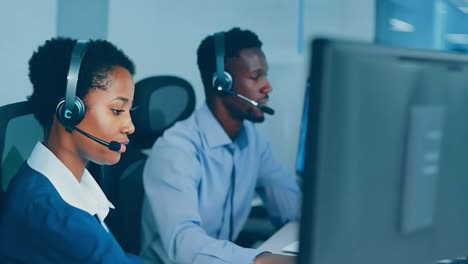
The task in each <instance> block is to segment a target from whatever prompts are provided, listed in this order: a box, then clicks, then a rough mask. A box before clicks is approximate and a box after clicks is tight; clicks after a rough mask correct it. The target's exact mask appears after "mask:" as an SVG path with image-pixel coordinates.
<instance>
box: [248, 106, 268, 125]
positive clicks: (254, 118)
mask: <svg viewBox="0 0 468 264" xmlns="http://www.w3.org/2000/svg"><path fill="white" fill-rule="evenodd" d="M245 119H247V120H249V121H250V122H252V123H263V121H265V115H260V116H257V115H255V111H254V110H253V108H249V109H248V110H247V115H246V117H245Z"/></svg>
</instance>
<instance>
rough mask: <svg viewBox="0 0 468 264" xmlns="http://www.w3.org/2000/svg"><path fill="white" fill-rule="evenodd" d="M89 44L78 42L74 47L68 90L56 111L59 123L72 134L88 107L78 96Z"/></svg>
mask: <svg viewBox="0 0 468 264" xmlns="http://www.w3.org/2000/svg"><path fill="white" fill-rule="evenodd" d="M87 46H88V43H87V42H85V41H83V40H78V41H77V42H76V43H75V46H74V47H73V51H72V55H71V60H70V67H69V69H68V74H67V90H66V95H65V98H64V99H62V100H61V101H60V102H59V103H58V104H57V108H56V109H55V114H56V116H57V119H58V121H59V122H60V123H61V124H62V125H63V126H64V127H65V129H66V130H67V131H68V132H70V133H71V132H72V131H73V130H74V129H75V126H76V125H78V124H79V123H80V122H81V121H82V120H83V118H84V116H85V113H86V106H85V104H84V103H83V100H81V99H80V98H79V97H77V96H76V88H77V85H78V76H79V74H80V67H81V62H82V61H83V57H84V55H85V53H86V47H87Z"/></svg>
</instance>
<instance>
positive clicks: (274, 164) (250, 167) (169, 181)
mask: <svg viewBox="0 0 468 264" xmlns="http://www.w3.org/2000/svg"><path fill="white" fill-rule="evenodd" d="M261 46H262V43H261V42H260V40H259V39H258V37H257V35H256V34H254V33H253V32H251V31H248V30H241V29H239V28H233V29H231V30H230V31H228V32H226V33H224V32H221V33H217V34H215V35H213V36H208V37H206V38H205V39H204V40H203V41H202V42H201V44H200V46H199V48H198V66H199V69H200V73H201V77H202V81H203V84H204V88H205V94H206V104H204V105H203V106H202V107H201V108H200V109H199V110H197V111H196V112H195V113H194V114H193V115H192V116H191V117H189V118H188V119H187V120H184V121H182V122H179V123H176V124H175V125H174V126H173V127H171V128H170V129H168V130H167V131H166V132H165V133H164V135H163V136H162V137H161V138H160V139H158V140H157V142H156V143H155V145H154V147H153V150H152V153H151V155H150V156H149V158H148V160H147V163H146V165H145V168H144V172H143V182H144V189H145V196H144V203H143V216H142V217H143V220H142V224H143V227H142V228H143V230H142V256H143V258H144V259H145V260H146V261H148V262H152V263H154V262H156V263H196V264H197V263H203V264H205V263H236V264H238V263H240V264H242V263H245V264H250V263H257V264H259V263H294V262H295V258H294V257H290V256H283V255H276V254H271V253H268V252H262V251H260V250H257V249H250V248H243V247H240V246H237V245H236V244H234V243H233V241H235V239H236V237H237V236H238V234H239V232H240V231H241V229H242V227H243V225H244V223H245V222H246V220H247V217H248V215H249V212H250V209H251V202H252V199H253V197H254V193H255V192H257V193H258V194H259V195H260V197H261V198H262V200H263V202H264V205H265V208H266V210H267V212H268V214H269V216H270V219H271V220H272V222H273V224H274V225H275V226H276V227H280V226H282V225H284V224H285V223H286V222H288V221H293V220H298V217H299V208H300V200H301V194H300V191H299V188H298V186H297V183H296V181H295V179H294V177H293V176H292V175H291V174H290V173H288V172H287V171H286V169H285V168H284V167H283V166H281V164H280V163H279V162H278V160H277V159H276V157H275V156H274V155H273V152H272V150H271V146H270V144H269V142H268V141H267V140H266V139H265V138H264V137H263V136H262V135H261V134H260V133H259V131H257V129H256V128H255V125H254V123H258V122H262V121H263V120H264V112H265V113H269V114H273V113H274V111H273V109H271V108H269V107H267V106H266V104H267V102H268V94H269V93H270V92H271V91H272V88H271V86H270V84H269V82H268V80H267V79H266V75H267V71H268V65H267V62H266V59H265V55H264V54H263V52H262V50H261ZM224 67H226V71H227V72H225V71H224ZM231 76H232V77H231Z"/></svg>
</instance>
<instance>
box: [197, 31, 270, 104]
mask: <svg viewBox="0 0 468 264" xmlns="http://www.w3.org/2000/svg"><path fill="white" fill-rule="evenodd" d="M261 47H262V42H261V41H260V39H259V38H258V36H257V34H255V33H254V32H252V31H250V30H242V29H240V28H233V29H231V30H229V31H227V32H224V48H225V51H224V58H225V59H226V58H232V57H237V56H239V53H240V51H241V50H243V49H248V48H261ZM197 63H198V69H199V70H200V75H201V78H202V82H203V86H204V87H205V95H206V96H208V95H209V94H210V93H211V91H214V88H213V84H212V80H213V74H214V73H215V72H216V54H215V47H214V37H213V35H209V36H207V37H206V38H205V39H204V40H202V42H201V43H200V46H199V47H198V50H197Z"/></svg>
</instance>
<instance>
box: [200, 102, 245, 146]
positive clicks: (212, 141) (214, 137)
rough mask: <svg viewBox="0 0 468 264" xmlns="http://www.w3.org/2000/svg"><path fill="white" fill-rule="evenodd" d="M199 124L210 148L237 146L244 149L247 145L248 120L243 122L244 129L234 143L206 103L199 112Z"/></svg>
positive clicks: (242, 128)
mask: <svg viewBox="0 0 468 264" xmlns="http://www.w3.org/2000/svg"><path fill="white" fill-rule="evenodd" d="M197 118H198V123H199V128H200V130H201V131H202V133H203V135H204V136H205V140H206V142H207V143H208V146H209V147H210V148H216V147H219V146H224V145H230V144H233V143H235V144H237V145H239V147H240V148H244V147H245V146H246V145H247V136H246V131H245V127H246V122H248V121H246V120H244V121H243V124H242V127H241V129H240V131H239V135H238V136H237V137H236V139H235V140H234V142H233V141H232V140H231V138H230V137H229V135H228V134H227V133H226V131H225V130H224V128H223V127H222V126H221V124H220V123H219V122H218V120H217V119H216V117H215V116H214V115H213V113H212V112H211V110H210V108H209V107H208V105H207V104H206V102H205V103H204V104H203V105H202V107H201V108H200V110H199V111H198V116H197Z"/></svg>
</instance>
